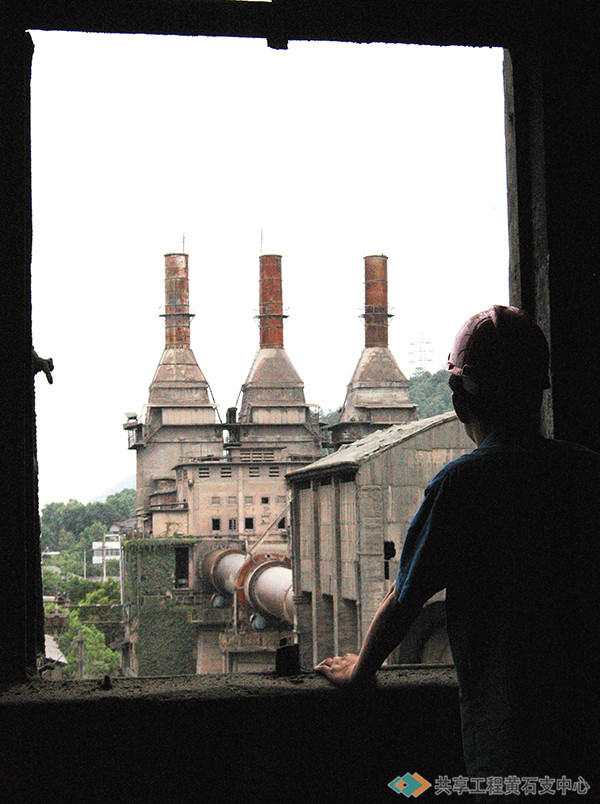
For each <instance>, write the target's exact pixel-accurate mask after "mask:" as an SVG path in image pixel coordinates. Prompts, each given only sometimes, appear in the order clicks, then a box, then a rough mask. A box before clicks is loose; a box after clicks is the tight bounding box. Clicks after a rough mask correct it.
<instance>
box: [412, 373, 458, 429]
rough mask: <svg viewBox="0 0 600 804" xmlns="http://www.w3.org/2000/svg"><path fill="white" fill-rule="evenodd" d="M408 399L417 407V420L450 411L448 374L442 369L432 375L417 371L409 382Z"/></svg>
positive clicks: (450, 392) (450, 400)
mask: <svg viewBox="0 0 600 804" xmlns="http://www.w3.org/2000/svg"><path fill="white" fill-rule="evenodd" d="M409 393H410V398H411V400H412V401H413V402H415V403H416V404H417V405H418V406H419V418H420V419H426V418H427V417H428V416H436V415H437V414H438V413H446V411H449V410H452V391H451V390H450V386H449V385H448V374H447V372H446V371H444V370H443V369H440V371H436V373H435V374H432V373H431V372H430V371H419V372H417V373H415V374H413V376H412V377H411V378H410V381H409Z"/></svg>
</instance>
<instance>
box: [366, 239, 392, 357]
mask: <svg viewBox="0 0 600 804" xmlns="http://www.w3.org/2000/svg"><path fill="white" fill-rule="evenodd" d="M387 259H388V258H387V257H384V255H383V254H382V255H381V256H379V257H375V256H372V257H365V348H367V349H369V348H371V347H374V346H385V347H387V345H388V318H391V316H390V315H389V313H388V283H387Z"/></svg>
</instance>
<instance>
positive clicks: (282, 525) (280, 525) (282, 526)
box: [277, 516, 285, 530]
mask: <svg viewBox="0 0 600 804" xmlns="http://www.w3.org/2000/svg"><path fill="white" fill-rule="evenodd" d="M277 529H278V530H285V517H284V516H283V517H281V519H280V520H279V522H278V523H277Z"/></svg>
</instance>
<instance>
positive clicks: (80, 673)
mask: <svg viewBox="0 0 600 804" xmlns="http://www.w3.org/2000/svg"><path fill="white" fill-rule="evenodd" d="M75 642H77V678H78V679H80V680H83V664H84V661H85V655H84V652H83V628H80V629H79V634H78V636H77V639H76V640H75Z"/></svg>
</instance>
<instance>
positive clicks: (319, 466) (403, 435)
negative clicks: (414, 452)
mask: <svg viewBox="0 0 600 804" xmlns="http://www.w3.org/2000/svg"><path fill="white" fill-rule="evenodd" d="M454 419H456V413H454V412H453V411H449V412H448V413H439V414H438V415H437V416H430V417H429V418H428V419H418V420H417V421H414V422H409V423H408V424H394V425H392V426H391V427H388V428H387V429H385V430H377V432H375V433H371V435H368V436H365V437H364V438H361V439H359V440H358V441H354V442H353V443H352V444H347V445H345V446H343V447H340V449H338V450H337V452H334V453H332V454H331V455H326V456H325V457H324V458H319V460H318V461H315V462H314V463H311V464H309V465H308V466H304V467H302V469H298V470H296V471H294V472H289V473H288V474H287V475H286V477H299V476H301V475H303V474H311V473H313V472H321V471H324V470H326V469H329V468H332V469H333V468H334V467H338V466H340V465H345V466H352V465H353V466H356V467H358V465H359V464H360V463H361V462H362V461H364V460H367V459H368V458H370V457H371V456H372V455H374V454H375V453H376V452H383V451H385V450H387V449H391V448H392V447H394V446H396V444H399V443H400V442H402V441H406V440H408V439H409V438H412V437H413V436H415V435H417V434H418V433H423V432H425V431H426V430H430V429H431V428H433V427H438V426H439V425H441V424H444V423H445V422H449V421H453V420H454Z"/></svg>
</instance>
